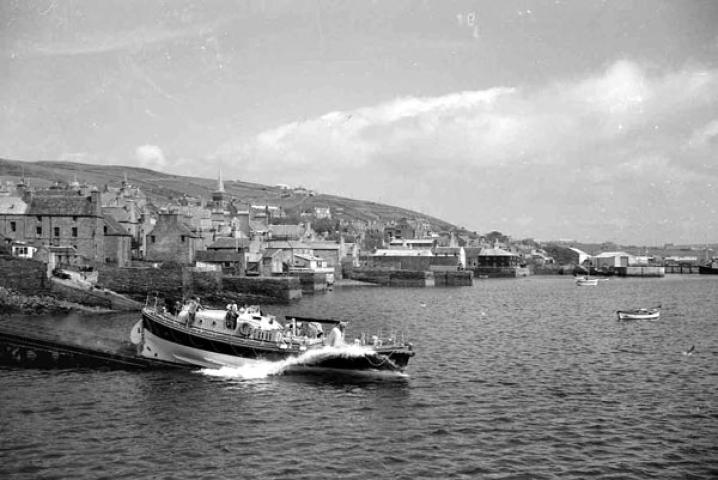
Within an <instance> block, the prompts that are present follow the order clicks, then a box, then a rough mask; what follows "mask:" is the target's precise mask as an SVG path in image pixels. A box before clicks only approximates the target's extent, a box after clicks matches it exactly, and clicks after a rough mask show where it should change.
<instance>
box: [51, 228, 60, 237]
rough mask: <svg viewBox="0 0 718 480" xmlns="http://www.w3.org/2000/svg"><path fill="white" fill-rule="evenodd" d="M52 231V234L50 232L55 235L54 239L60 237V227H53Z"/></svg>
mask: <svg viewBox="0 0 718 480" xmlns="http://www.w3.org/2000/svg"><path fill="white" fill-rule="evenodd" d="M52 230H53V232H52V234H53V235H55V236H56V237H59V236H60V227H55V228H53V229H52Z"/></svg>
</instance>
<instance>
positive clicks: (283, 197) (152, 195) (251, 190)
mask: <svg viewBox="0 0 718 480" xmlns="http://www.w3.org/2000/svg"><path fill="white" fill-rule="evenodd" d="M23 175H24V176H25V178H26V179H27V180H28V181H29V183H30V184H31V185H36V186H43V185H51V184H52V183H54V182H58V181H59V182H65V183H69V182H71V181H73V180H74V179H77V180H78V181H79V182H86V183H88V184H91V185H97V186H98V187H99V188H102V187H103V186H104V185H111V186H119V185H120V183H121V182H122V180H123V179H124V177H125V176H127V180H128V181H129V182H130V183H131V184H132V185H135V186H137V187H139V188H140V189H141V190H142V191H143V192H144V193H145V195H147V197H148V199H150V200H151V201H152V202H153V203H154V204H156V205H162V204H166V203H168V202H170V201H171V200H173V199H177V198H181V197H182V196H183V195H185V194H186V195H190V196H193V197H197V198H205V199H209V198H210V196H211V193H212V191H214V190H215V189H216V188H217V180H216V179H210V178H198V177H189V176H182V175H172V174H167V173H162V172H157V171H154V170H149V169H146V168H136V167H127V166H121V165H93V164H83V163H74V162H50V161H40V162H24V161H17V160H7V159H0V179H1V180H3V181H4V180H8V179H10V180H16V179H19V178H21V177H22V176H23ZM224 187H225V191H226V192H227V193H228V194H229V195H231V196H232V197H234V198H236V199H237V200H238V201H240V202H242V203H245V204H253V205H276V206H280V207H282V209H284V210H285V211H286V212H289V213H293V214H298V213H301V212H302V211H305V210H310V209H313V208H314V207H330V208H331V209H332V215H333V217H335V218H346V219H350V220H351V219H356V220H365V221H377V222H388V221H391V220H398V219H400V218H404V217H407V218H423V219H425V220H426V221H427V222H428V223H430V224H431V225H432V227H433V228H434V229H435V230H438V231H441V230H453V229H455V228H456V227H455V226H454V225H452V224H450V223H448V222H445V221H443V220H440V219H438V218H434V217H430V216H427V215H424V214H422V213H420V212H415V211H412V210H407V209H403V208H399V207H393V206H391V205H385V204H381V203H376V202H370V201H363V200H354V199H350V198H344V197H339V196H335V195H324V194H320V193H319V194H316V195H313V196H310V195H302V194H290V193H288V192H287V190H285V189H282V188H280V187H277V186H268V185H261V184H258V183H251V182H243V181H240V180H225V181H224Z"/></svg>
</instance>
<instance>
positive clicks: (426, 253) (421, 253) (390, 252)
mask: <svg viewBox="0 0 718 480" xmlns="http://www.w3.org/2000/svg"><path fill="white" fill-rule="evenodd" d="M373 256H374V257H433V256H434V254H433V253H432V252H431V250H425V249H421V248H405V249H400V248H391V249H378V250H377V251H376V252H375V253H374V254H373Z"/></svg>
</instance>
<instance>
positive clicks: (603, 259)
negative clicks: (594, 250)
mask: <svg viewBox="0 0 718 480" xmlns="http://www.w3.org/2000/svg"><path fill="white" fill-rule="evenodd" d="M592 263H593V266H594V267H595V268H596V269H598V270H604V269H607V270H610V269H613V268H616V267H628V266H631V265H634V264H636V262H635V257H634V256H633V255H630V254H628V253H626V252H603V253H599V254H598V255H596V256H595V257H593V262H592Z"/></svg>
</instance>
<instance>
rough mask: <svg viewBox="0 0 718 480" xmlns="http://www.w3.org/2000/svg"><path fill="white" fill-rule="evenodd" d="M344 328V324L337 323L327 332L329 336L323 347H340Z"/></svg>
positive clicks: (342, 343)
mask: <svg viewBox="0 0 718 480" xmlns="http://www.w3.org/2000/svg"><path fill="white" fill-rule="evenodd" d="M346 326H347V323H346V322H339V323H338V324H337V325H335V326H334V328H332V330H331V331H330V332H329V335H327V337H326V340H325V345H329V346H330V347H340V346H342V345H344V329H345V328H346Z"/></svg>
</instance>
